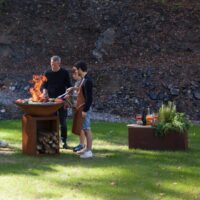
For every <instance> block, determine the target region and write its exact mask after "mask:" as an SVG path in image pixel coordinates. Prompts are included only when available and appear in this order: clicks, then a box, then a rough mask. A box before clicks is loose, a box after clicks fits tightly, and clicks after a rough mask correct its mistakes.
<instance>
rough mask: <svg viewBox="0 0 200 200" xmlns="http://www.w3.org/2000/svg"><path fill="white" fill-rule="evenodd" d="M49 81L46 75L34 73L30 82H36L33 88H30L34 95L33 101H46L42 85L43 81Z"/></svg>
mask: <svg viewBox="0 0 200 200" xmlns="http://www.w3.org/2000/svg"><path fill="white" fill-rule="evenodd" d="M45 81H47V78H46V76H44V75H33V80H31V81H30V83H32V84H34V86H33V87H32V88H30V90H29V91H30V93H31V95H32V97H31V100H32V101H39V102H41V101H44V100H45V99H44V97H43V95H42V92H41V87H42V85H43V83H44V82H45Z"/></svg>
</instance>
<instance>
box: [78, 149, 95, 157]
mask: <svg viewBox="0 0 200 200" xmlns="http://www.w3.org/2000/svg"><path fill="white" fill-rule="evenodd" d="M92 157H93V153H92V151H90V150H89V151H85V152H84V153H83V154H81V155H80V158H92Z"/></svg>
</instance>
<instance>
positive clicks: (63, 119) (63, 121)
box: [58, 107, 67, 143]
mask: <svg viewBox="0 0 200 200" xmlns="http://www.w3.org/2000/svg"><path fill="white" fill-rule="evenodd" d="M58 116H59V120H60V132H61V139H62V142H63V143H66V142H67V109H64V107H61V108H60V109H59V110H58Z"/></svg>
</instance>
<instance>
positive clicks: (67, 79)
mask: <svg viewBox="0 0 200 200" xmlns="http://www.w3.org/2000/svg"><path fill="white" fill-rule="evenodd" d="M70 87H72V85H71V80H70V76H69V73H68V71H66V75H65V88H66V92H67V89H68V88H70Z"/></svg>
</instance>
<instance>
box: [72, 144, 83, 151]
mask: <svg viewBox="0 0 200 200" xmlns="http://www.w3.org/2000/svg"><path fill="white" fill-rule="evenodd" d="M84 148H85V145H84V144H79V145H78V146H76V147H74V148H73V152H78V151H81V150H83V149H84Z"/></svg>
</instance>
